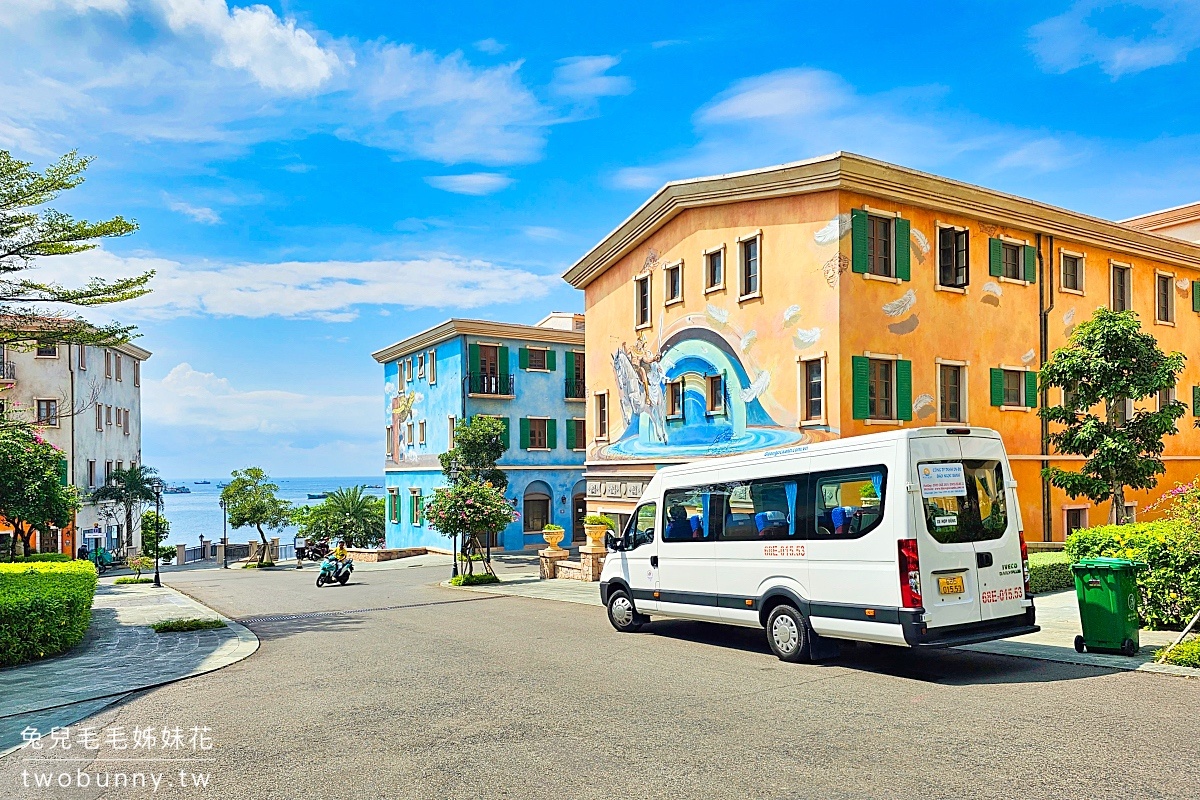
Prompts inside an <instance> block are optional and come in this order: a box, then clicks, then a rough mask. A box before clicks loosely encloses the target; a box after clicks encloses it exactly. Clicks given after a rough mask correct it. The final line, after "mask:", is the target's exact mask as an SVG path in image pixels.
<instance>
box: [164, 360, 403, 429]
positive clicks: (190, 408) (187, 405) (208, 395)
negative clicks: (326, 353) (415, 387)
mask: <svg viewBox="0 0 1200 800" xmlns="http://www.w3.org/2000/svg"><path fill="white" fill-rule="evenodd" d="M326 388H328V387H326ZM142 392H143V394H144V402H143V403H142V408H143V413H144V414H145V417H146V420H147V422H149V423H151V424H156V425H166V426H172V427H178V428H183V429H187V430H191V431H196V432H203V431H205V430H210V431H221V432H226V433H232V432H238V433H252V432H253V433H261V434H271V435H280V434H308V433H312V432H314V431H319V432H320V433H321V434H322V435H323V436H329V437H330V438H333V437H337V436H353V437H357V436H361V435H362V434H363V432H364V430H367V429H368V427H367V426H368V425H369V423H370V421H371V420H373V419H375V418H377V417H378V416H379V414H380V405H381V401H380V399H379V398H378V397H376V396H356V395H340V396H339V395H336V394H333V393H332V392H329V391H321V392H317V393H312V394H306V393H301V392H292V391H285V390H280V389H250V390H246V389H239V388H237V387H235V386H234V385H233V384H232V383H230V381H229V380H228V379H226V378H222V377H219V376H217V375H215V374H213V373H211V372H200V371H198V370H196V369H194V368H193V367H192V366H191V364H188V363H186V362H184V363H182V364H179V365H177V366H175V367H174V368H172V369H171V371H170V372H168V373H167V374H166V376H165V377H163V379H162V380H158V381H154V380H143V388H142Z"/></svg>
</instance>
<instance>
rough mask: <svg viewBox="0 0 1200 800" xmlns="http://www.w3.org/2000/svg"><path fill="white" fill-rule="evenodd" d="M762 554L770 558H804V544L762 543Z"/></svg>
mask: <svg viewBox="0 0 1200 800" xmlns="http://www.w3.org/2000/svg"><path fill="white" fill-rule="evenodd" d="M763 555H764V556H768V557H770V558H804V545H802V544H764V545H763Z"/></svg>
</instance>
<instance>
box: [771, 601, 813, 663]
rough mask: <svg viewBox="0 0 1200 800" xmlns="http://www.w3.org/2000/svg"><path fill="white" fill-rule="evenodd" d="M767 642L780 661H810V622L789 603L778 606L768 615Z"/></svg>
mask: <svg viewBox="0 0 1200 800" xmlns="http://www.w3.org/2000/svg"><path fill="white" fill-rule="evenodd" d="M767 644H769V645H770V646H771V652H772V653H774V654H775V655H777V656H779V660H780V661H790V662H792V663H797V662H800V661H808V654H809V644H810V641H809V636H808V623H807V622H805V620H804V615H803V614H801V613H800V612H799V611H797V610H796V609H794V608H792V607H791V606H789V605H781V606H776V607H775V608H774V609H773V610H772V611H771V615H770V616H769V617H767Z"/></svg>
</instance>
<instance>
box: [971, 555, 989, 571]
mask: <svg viewBox="0 0 1200 800" xmlns="http://www.w3.org/2000/svg"><path fill="white" fill-rule="evenodd" d="M992 563H993V562H992V554H991V553H976V554H975V566H977V567H979V568H980V569H983V568H984V567H990V566H991V565H992Z"/></svg>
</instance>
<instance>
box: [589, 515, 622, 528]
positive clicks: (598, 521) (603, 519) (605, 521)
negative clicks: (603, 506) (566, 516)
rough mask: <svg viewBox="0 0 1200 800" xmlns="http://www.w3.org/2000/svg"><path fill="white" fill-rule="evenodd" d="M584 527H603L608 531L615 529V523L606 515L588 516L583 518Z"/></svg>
mask: <svg viewBox="0 0 1200 800" xmlns="http://www.w3.org/2000/svg"><path fill="white" fill-rule="evenodd" d="M583 524H584V525H604V526H605V527H607V528H608V529H609V530H614V531H615V530H616V529H617V521H616V520H615V519H613V518H612V517H610V516H608V515H607V514H588V515H587V516H585V517H584V518H583Z"/></svg>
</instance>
